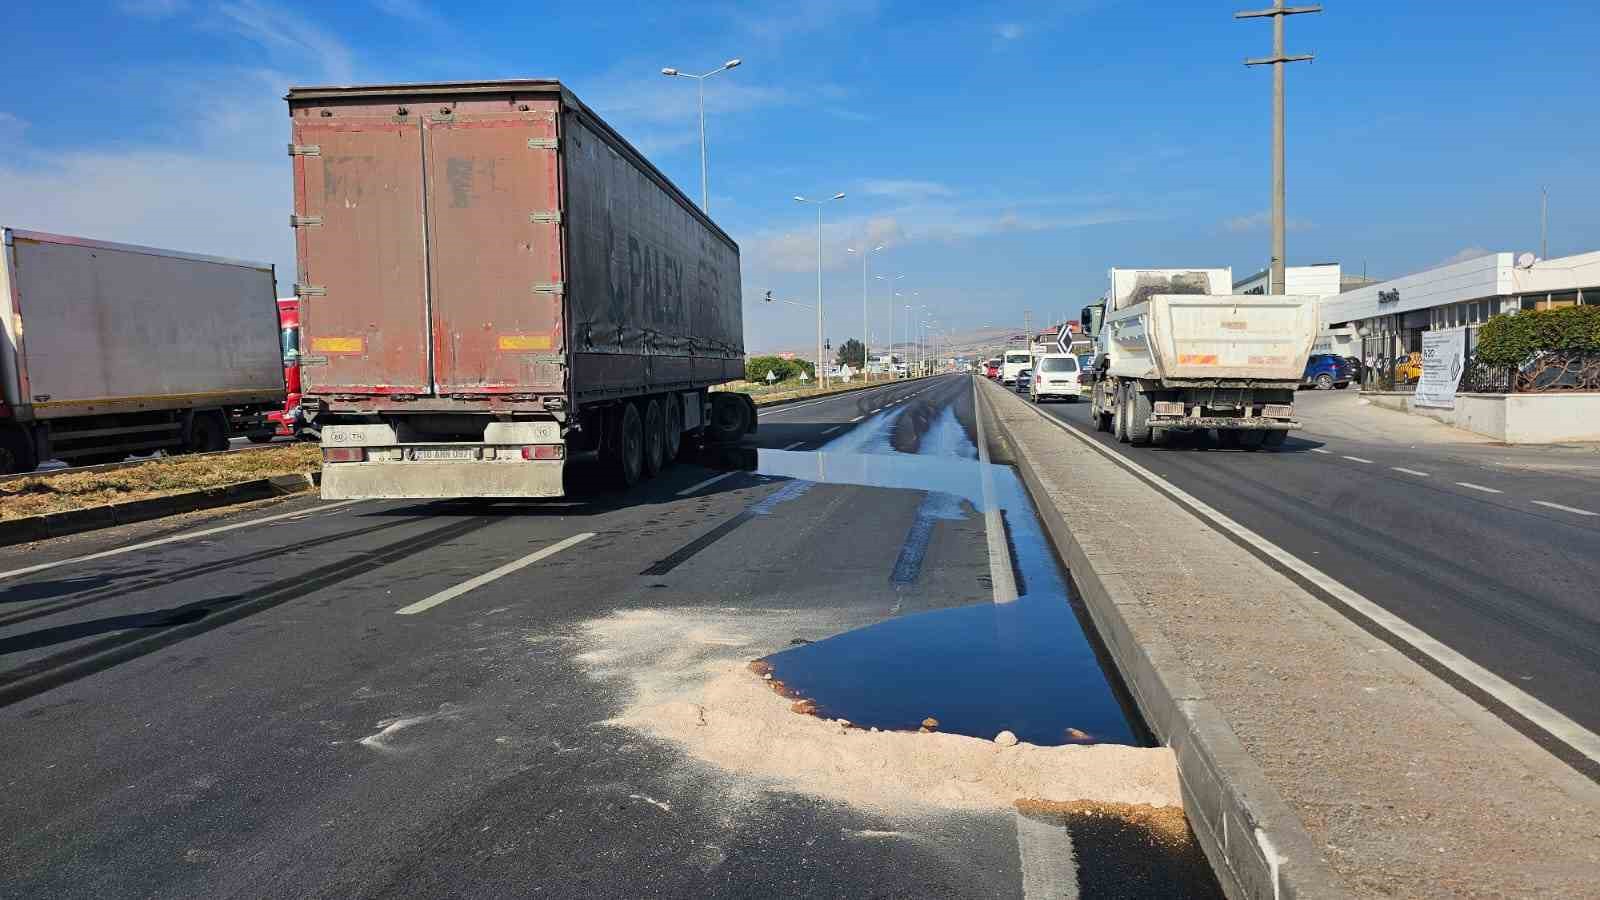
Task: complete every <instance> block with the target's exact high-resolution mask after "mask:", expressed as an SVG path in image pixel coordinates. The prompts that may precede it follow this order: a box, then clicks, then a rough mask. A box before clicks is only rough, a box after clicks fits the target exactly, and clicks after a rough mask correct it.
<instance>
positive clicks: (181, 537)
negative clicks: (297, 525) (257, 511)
mask: <svg viewBox="0 0 1600 900" xmlns="http://www.w3.org/2000/svg"><path fill="white" fill-rule="evenodd" d="M362 502H364V501H361V500H340V501H338V502H336V503H324V504H322V505H321V506H317V507H313V508H311V509H297V510H294V511H292V512H286V513H278V514H277V515H275V516H262V517H261V518H259V519H250V520H249V521H246V522H234V523H233V524H231V525H218V526H217V527H215V528H202V529H200V530H199V531H186V532H184V533H183V534H175V535H172V536H171V537H164V538H161V539H159V540H154V541H145V542H143V543H139V544H129V545H128V546H126V547H115V548H113V549H110V550H101V551H100V552H99V553H87V554H84V555H83V556H74V557H72V558H71V559H58V560H56V561H55V562H47V563H39V564H37V565H32V566H26V567H24V568H21V569H12V570H11V571H9V572H0V580H4V579H7V578H15V577H16V576H18V575H32V574H33V573H34V572H43V571H44V570H46V569H54V568H58V567H60V566H70V565H72V564H74V563H81V562H90V561H91V560H96V559H105V558H106V557H108V556H120V555H122V554H124V553H132V552H134V551H135V550H148V549H150V548H151V547H161V546H165V545H167V544H176V543H179V542H180V541H189V540H194V539H195V538H202V537H209V536H211V535H213V534H222V533H223V532H225V531H237V530H239V529H241V528H250V527H252V526H255V525H266V524H268V523H269V522H277V521H279V520H280V519H290V518H294V517H295V516H304V515H309V514H314V513H319V512H327V511H328V510H330V509H338V508H339V507H342V506H349V505H350V504H352V503H362Z"/></svg>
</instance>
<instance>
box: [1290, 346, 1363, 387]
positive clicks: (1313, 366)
mask: <svg viewBox="0 0 1600 900" xmlns="http://www.w3.org/2000/svg"><path fill="white" fill-rule="evenodd" d="M1350 377H1351V372H1350V363H1348V362H1346V361H1345V358H1344V357H1342V356H1337V355H1335V354H1332V353H1313V354H1311V358H1310V359H1308V360H1306V372H1305V375H1304V376H1302V377H1301V379H1300V383H1301V384H1303V385H1305V386H1306V387H1314V388H1317V389H1318V390H1323V391H1329V390H1333V389H1334V388H1339V389H1340V390H1343V389H1344V388H1346V387H1349V386H1350Z"/></svg>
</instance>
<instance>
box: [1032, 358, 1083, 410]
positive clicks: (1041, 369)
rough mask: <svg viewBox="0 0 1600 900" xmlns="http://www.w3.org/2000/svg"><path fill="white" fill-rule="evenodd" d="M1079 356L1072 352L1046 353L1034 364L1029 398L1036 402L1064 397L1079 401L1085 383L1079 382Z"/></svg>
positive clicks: (1063, 398) (1064, 398) (1074, 401)
mask: <svg viewBox="0 0 1600 900" xmlns="http://www.w3.org/2000/svg"><path fill="white" fill-rule="evenodd" d="M1078 374H1079V370H1078V358H1077V357H1076V356H1073V355H1072V354H1070V353H1045V354H1042V355H1040V357H1039V359H1038V361H1037V362H1036V363H1035V364H1034V366H1033V384H1031V385H1030V386H1029V387H1028V398H1029V399H1031V400H1032V401H1033V402H1035V403H1043V402H1044V401H1045V400H1053V399H1062V400H1070V401H1072V402H1073V403H1076V402H1078V398H1079V397H1081V396H1083V385H1081V384H1079V383H1078Z"/></svg>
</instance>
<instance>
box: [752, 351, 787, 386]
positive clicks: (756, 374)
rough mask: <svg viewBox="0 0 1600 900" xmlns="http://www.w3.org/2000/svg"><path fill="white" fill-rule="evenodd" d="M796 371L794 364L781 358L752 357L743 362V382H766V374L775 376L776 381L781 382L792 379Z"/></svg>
mask: <svg viewBox="0 0 1600 900" xmlns="http://www.w3.org/2000/svg"><path fill="white" fill-rule="evenodd" d="M796 371H797V370H796V369H795V367H794V364H793V363H791V362H790V361H789V360H787V359H784V358H783V357H781V356H752V357H750V358H749V359H746V360H745V361H744V380H745V381H755V382H761V381H766V380H767V373H768V372H772V373H774V374H776V375H777V376H778V380H779V381H783V380H784V379H787V378H793V377H794V375H795V373H796Z"/></svg>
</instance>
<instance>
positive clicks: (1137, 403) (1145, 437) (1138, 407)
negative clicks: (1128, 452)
mask: <svg viewBox="0 0 1600 900" xmlns="http://www.w3.org/2000/svg"><path fill="white" fill-rule="evenodd" d="M1123 405H1124V406H1126V407H1127V408H1128V424H1127V425H1126V426H1124V427H1125V428H1126V429H1127V430H1128V443H1130V444H1136V445H1138V446H1140V447H1142V446H1144V445H1145V444H1148V443H1150V415H1151V414H1152V413H1153V412H1155V409H1154V407H1152V406H1151V403H1150V395H1149V394H1146V393H1145V392H1144V391H1141V390H1138V389H1136V388H1132V387H1130V388H1128V402H1127V403H1124V404H1123Z"/></svg>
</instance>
